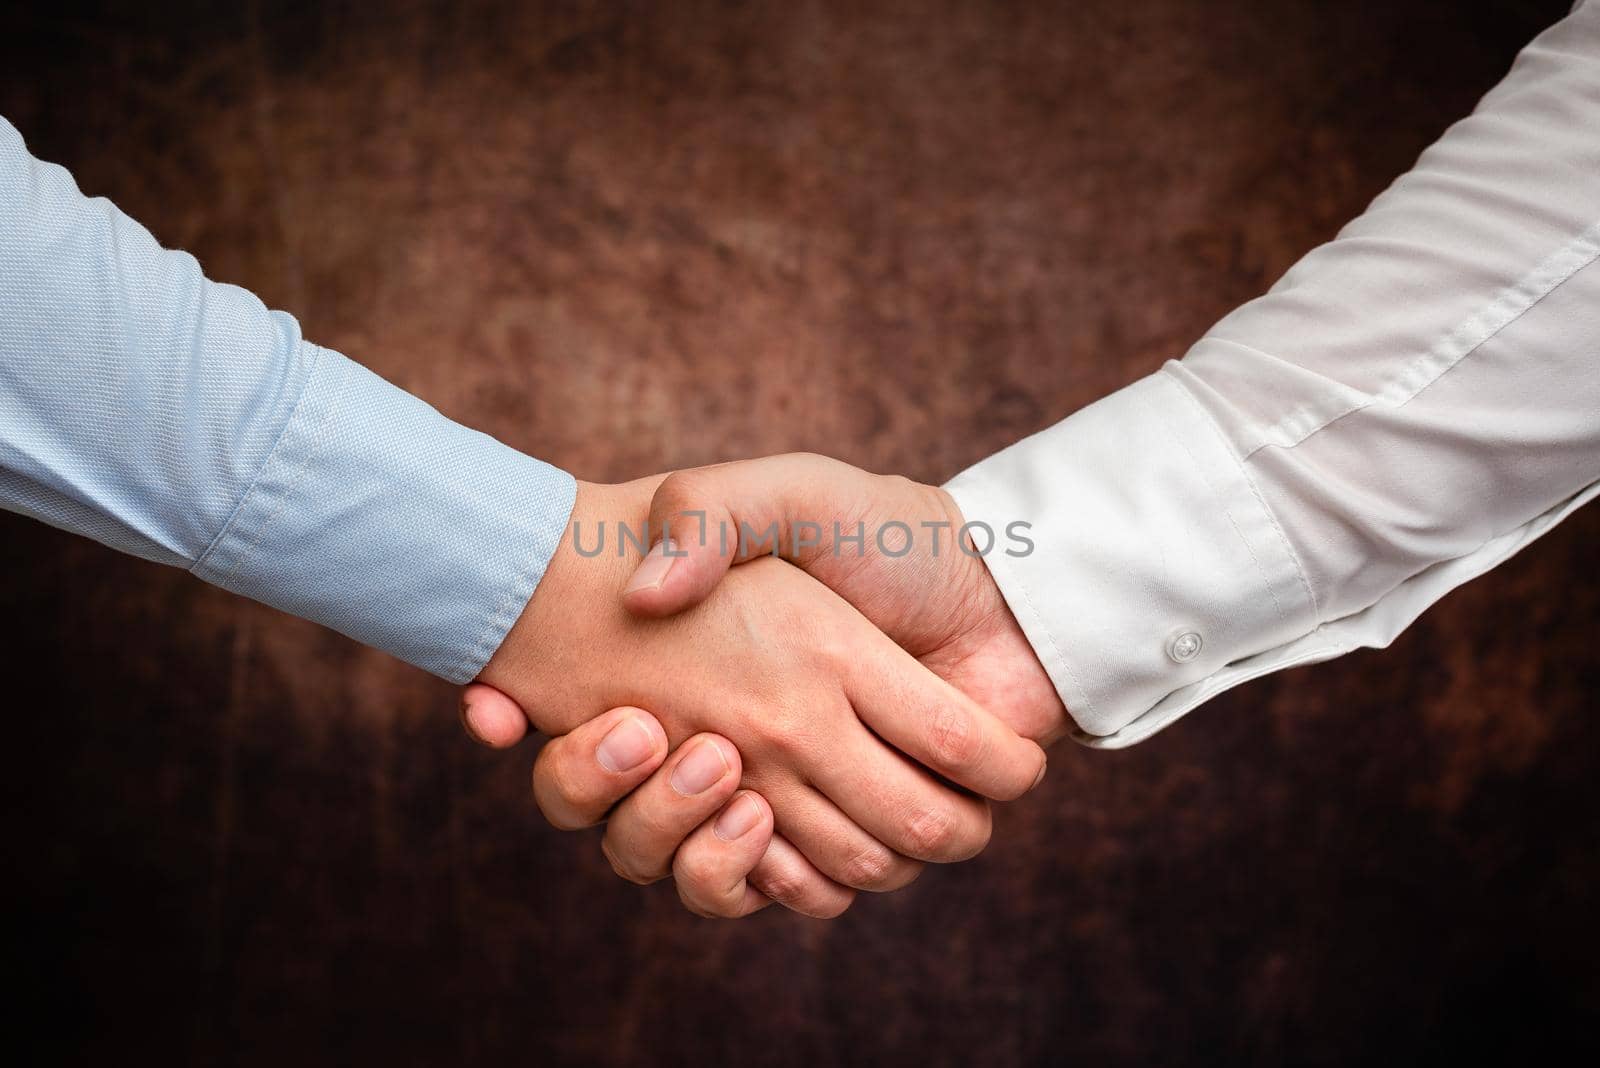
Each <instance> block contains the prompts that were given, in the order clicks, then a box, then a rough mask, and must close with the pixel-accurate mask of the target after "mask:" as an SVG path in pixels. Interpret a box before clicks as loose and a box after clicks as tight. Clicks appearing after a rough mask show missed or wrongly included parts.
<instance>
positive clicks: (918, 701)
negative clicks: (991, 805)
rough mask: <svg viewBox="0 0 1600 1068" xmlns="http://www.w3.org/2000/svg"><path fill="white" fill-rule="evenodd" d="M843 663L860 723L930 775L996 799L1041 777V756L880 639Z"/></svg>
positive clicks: (1030, 786) (1008, 796) (1024, 788)
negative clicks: (921, 766)
mask: <svg viewBox="0 0 1600 1068" xmlns="http://www.w3.org/2000/svg"><path fill="white" fill-rule="evenodd" d="M853 652H854V655H853V656H852V657H851V658H850V659H849V660H848V662H847V664H848V666H847V668H846V682H845V688H846V694H847V695H848V696H849V698H850V702H851V704H853V705H854V706H855V709H856V714H857V715H858V716H860V718H861V721H862V722H863V723H865V724H867V725H868V726H869V727H871V728H872V729H873V730H874V731H876V732H877V733H878V735H879V736H880V737H882V738H883V740H884V741H886V742H888V743H889V744H890V745H892V746H894V747H895V748H896V749H898V750H900V751H901V752H902V753H904V754H905V755H906V756H908V757H910V758H911V759H912V760H915V761H916V762H917V763H919V764H922V765H923V766H924V767H926V768H928V769H929V770H930V771H933V772H934V773H935V774H938V775H942V776H944V777H945V778H946V779H949V780H950V781H951V782H954V783H958V784H959V785H961V786H965V787H966V788H967V789H969V790H972V791H973V792H975V793H978V794H981V795H982V796H984V797H989V798H993V799H994V800H996V801H1010V800H1012V799H1013V798H1017V797H1021V796H1022V795H1023V794H1025V793H1027V792H1028V791H1029V790H1031V789H1033V788H1034V787H1035V786H1036V785H1038V783H1039V780H1040V779H1042V778H1043V777H1044V766H1045V756H1044V750H1043V749H1041V748H1039V746H1038V745H1037V744H1036V743H1034V742H1032V741H1029V740H1028V739H1026V738H1024V737H1022V736H1021V735H1019V734H1018V733H1017V732H1016V731H1014V730H1012V729H1011V728H1010V727H1007V726H1006V725H1005V724H1004V723H1001V722H1000V720H999V719H997V718H996V717H995V716H994V715H992V714H991V713H989V712H988V711H987V710H985V709H984V708H983V707H982V706H980V705H979V704H978V703H977V702H975V701H973V700H971V699H970V698H968V697H967V696H966V695H965V694H963V693H961V691H959V690H957V689H956V688H955V687H953V686H951V685H950V684H949V683H947V682H945V681H944V680H943V679H941V678H939V677H938V676H936V675H934V674H933V672H931V671H929V670H928V669H927V668H926V667H924V666H923V665H921V664H920V663H918V662H917V661H916V659H915V658H914V657H912V656H911V654H909V653H907V652H906V651H905V650H904V649H901V648H900V647H899V646H897V645H895V644H894V643H893V642H891V641H889V640H888V639H887V638H881V639H880V640H877V641H873V642H870V643H867V644H865V645H863V646H860V647H858V648H857V649H855V650H854V651H853Z"/></svg>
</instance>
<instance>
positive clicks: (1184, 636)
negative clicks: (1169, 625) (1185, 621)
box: [1167, 630, 1205, 664]
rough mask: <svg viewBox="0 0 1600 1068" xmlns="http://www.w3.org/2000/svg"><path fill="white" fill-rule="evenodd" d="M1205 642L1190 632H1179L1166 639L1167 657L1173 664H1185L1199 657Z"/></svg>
mask: <svg viewBox="0 0 1600 1068" xmlns="http://www.w3.org/2000/svg"><path fill="white" fill-rule="evenodd" d="M1204 645H1205V642H1204V641H1202V640H1201V638H1200V635H1199V634H1197V633H1196V632H1194V631H1192V630H1180V631H1176V632H1174V633H1173V635H1172V637H1170V638H1168V639H1167V656H1168V657H1170V658H1171V659H1172V661H1173V663H1175V664H1187V663H1188V662H1189V661H1191V660H1193V659H1194V658H1195V657H1197V656H1199V655H1200V650H1201V648H1202V647H1203V646H1204Z"/></svg>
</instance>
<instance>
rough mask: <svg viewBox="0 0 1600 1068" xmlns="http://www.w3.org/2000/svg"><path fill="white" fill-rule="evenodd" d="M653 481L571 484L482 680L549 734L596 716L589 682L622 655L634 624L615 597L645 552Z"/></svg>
mask: <svg viewBox="0 0 1600 1068" xmlns="http://www.w3.org/2000/svg"><path fill="white" fill-rule="evenodd" d="M659 481H660V478H659V477H652V478H646V479H638V480H636V481H633V482H626V483H618V484H607V483H597V482H582V481H580V482H578V484H577V493H576V498H575V500H574V502H573V506H572V514H571V516H570V518H569V519H568V521H567V526H566V529H565V530H564V531H563V532H562V536H561V541H560V543H559V544H558V545H557V546H556V550H555V552H554V553H553V554H552V555H551V557H550V563H549V565H548V566H547V567H546V569H545V573H544V576H543V578H541V579H540V581H539V585H538V587H537V588H536V589H535V590H534V592H533V596H531V597H530V598H529V599H528V602H527V604H526V605H525V606H524V607H523V610H522V614H521V615H520V616H519V617H518V618H517V621H516V622H515V623H514V624H512V626H511V629H510V630H509V631H508V632H507V634H506V638H505V640H504V641H503V642H502V643H501V644H500V648H499V649H497V650H495V653H494V655H493V656H491V657H490V658H489V661H488V663H486V664H485V665H484V668H483V672H482V674H480V675H479V681H481V682H485V683H488V684H489V685H491V686H494V687H496V688H498V689H500V690H503V691H505V692H506V693H507V694H509V695H510V696H511V697H513V698H514V699H515V700H517V701H518V702H519V703H520V704H522V706H523V707H524V708H526V709H527V710H528V714H529V718H530V719H531V720H532V721H533V724H534V726H536V727H537V728H538V729H539V730H541V731H543V732H545V733H546V734H552V735H554V734H564V733H566V732H567V731H570V730H571V729H572V728H574V727H576V726H578V725H579V724H580V723H583V722H585V721H586V720H587V719H589V718H590V715H591V714H592V713H598V712H600V711H603V709H601V708H598V707H596V708H590V707H589V706H590V705H591V704H592V703H593V702H592V701H590V700H587V699H586V698H587V697H588V696H589V694H590V693H591V692H592V690H593V688H594V685H595V682H596V681H597V680H595V679H591V678H590V677H589V676H591V675H594V674H596V672H597V670H598V671H601V672H604V671H609V670H611V668H612V667H614V665H615V663H616V657H617V656H620V655H622V653H623V650H622V649H621V648H620V647H619V638H620V637H621V636H622V635H623V634H624V633H625V632H626V631H627V630H628V629H629V627H630V626H632V622H631V620H630V619H629V618H628V616H627V614H626V612H625V610H624V609H623V608H622V605H621V599H620V595H621V590H622V587H623V585H624V583H626V581H627V579H628V576H629V575H631V574H632V573H633V571H634V569H635V568H636V567H637V566H638V564H639V560H640V559H641V557H642V555H643V552H644V551H645V550H647V549H648V548H649V542H648V539H647V537H646V533H647V532H646V531H645V529H644V527H645V522H646V520H647V517H648V515H649V509H650V496H651V494H652V493H653V492H654V490H655V486H656V484H657V483H658V482H659ZM624 528H626V530H625V529H624ZM641 544H642V546H643V547H642V548H641Z"/></svg>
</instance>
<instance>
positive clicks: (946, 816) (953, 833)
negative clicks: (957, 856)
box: [905, 808, 962, 860]
mask: <svg viewBox="0 0 1600 1068" xmlns="http://www.w3.org/2000/svg"><path fill="white" fill-rule="evenodd" d="M905 834H906V841H908V842H909V843H910V845H911V849H910V850H909V852H910V853H911V855H912V856H914V857H917V858H919V859H922V860H942V859H945V858H947V857H950V856H952V855H953V854H954V853H957V852H959V850H960V846H961V844H962V843H961V841H960V825H959V824H958V823H957V821H956V817H955V814H954V813H952V812H951V811H950V810H949V809H948V808H930V809H925V810H924V811H922V812H919V813H917V814H916V815H914V816H912V817H911V819H909V820H907V821H906V828H905Z"/></svg>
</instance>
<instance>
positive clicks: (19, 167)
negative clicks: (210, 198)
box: [0, 119, 574, 682]
mask: <svg viewBox="0 0 1600 1068" xmlns="http://www.w3.org/2000/svg"><path fill="white" fill-rule="evenodd" d="M573 494H574V484H573V481H572V479H571V477H570V476H568V475H567V474H566V473H565V472H562V471H558V470H556V469H555V468H553V467H550V466H548V465H546V464H542V463H540V462H539V461H537V460H534V459H531V458H529V457H527V456H524V455H522V454H521V453H518V452H516V451H515V450H513V449H510V448H508V447H506V446H505V445H502V444H500V443H499V442H497V441H495V440H493V439H492V438H489V437H486V436H484V435H482V434H479V433H476V432H474V431H471V430H468V429H467V428H465V427H463V426H460V425H458V424H456V423H453V422H451V421H450V420H448V419H446V418H444V417H443V416H442V415H440V414H439V413H438V412H436V411H434V409H432V408H430V407H429V406H428V405H426V404H424V403H423V402H422V401H420V400H418V399H417V398H415V397H413V396H411V395H410V394H408V393H406V392H405V391H403V390H400V389H397V388H396V387H394V386H392V385H390V384H389V383H387V382H385V381H384V380H383V379H381V378H379V377H377V376H376V375H374V374H372V373H371V372H369V371H367V370H366V369H365V368H363V367H361V366H360V365H358V364H355V363H352V362H351V361H350V360H347V359H345V358H344V357H343V356H341V355H339V354H338V353H336V352H331V351H329V350H327V349H324V348H319V347H318V346H316V345H313V344H310V343H309V342H306V341H304V340H302V339H301V337H300V328H299V325H298V324H297V323H296V322H295V320H294V319H293V318H292V317H290V316H289V315H286V314H284V313H283V312H276V311H269V310H268V309H267V308H266V307H265V306H264V305H263V304H262V303H261V301H260V300H258V299H256V297H255V296H254V295H253V294H251V293H248V292H246V291H245V290H243V289H239V288H238V287H236V286H229V285H220V284H218V283H216V282H212V281H209V280H207V279H206V278H205V276H204V275H203V274H202V273H201V271H200V265H199V264H198V263H196V262H195V259H194V257H192V256H190V255H188V254H187V253H183V252H175V251H169V250H166V249H163V248H161V246H160V245H159V244H157V242H156V240H155V239H154V238H153V237H152V236H151V235H150V233H149V232H148V231H146V230H145V229H144V228H143V227H141V226H140V225H139V224H138V223H136V222H134V221H133V220H132V219H129V218H128V217H127V216H126V215H123V214H122V213H121V212H120V211H118V210H117V209H116V207H115V206H114V205H112V204H111V203H110V202H109V201H106V200H104V199H100V198H95V199H89V198H86V197H84V196H83V195H82V194H81V193H80V192H79V191H78V188H77V185H76V184H75V183H74V182H73V180H72V176H71V175H70V174H68V173H67V172H66V171H65V170H63V169H62V168H60V167H57V166H54V165H52V164H48V163H41V162H40V161H38V160H36V159H34V158H33V157H32V156H31V155H29V153H28V151H27V149H26V148H25V147H24V145H23V142H22V138H21V136H20V135H19V134H18V133H17V131H16V130H15V129H14V128H13V127H12V126H11V125H10V124H9V123H7V122H5V120H3V119H0V507H4V508H6V509H8V510H10V511H15V512H21V513H23V514H25V515H30V516H33V517H35V518H38V519H41V520H43V521H44V522H46V523H50V524H53V525H55V526H58V527H62V528H64V529H67V530H71V531H75V532H76V533H79V534H83V535H86V536H88V537H91V538H94V539H96V540H97V541H101V542H104V543H105V544H107V545H110V546H112V547H114V548H117V549H121V550H123V551H125V552H130V553H134V554H136V555H139V556H143V557H145V558H147V559H151V560H157V561H160V562H162V563H168V564H175V565H177V566H180V567H186V568H188V569H189V570H191V571H193V572H194V573H195V574H196V575H198V576H199V577H201V578H203V579H205V580H206V581H208V582H213V583H215V584H217V585H219V586H223V587H225V588H227V589H230V590H234V591H236V592H238V593H242V594H244V595H246V596H249V597H253V598H255V599H256V600H259V601H264V602H266V603H268V604H271V605H274V606H276V607H278V608H282V609H285V610H286V611H289V612H293V613H294V614H296V615H300V616H304V617H306V618H307V619H312V620H316V621H317V622H319V623H323V624H326V625H327V626H329V627H332V628H333V629H335V630H338V631H340V632H342V633H344V634H348V635H350V636H351V637H354V638H356V639H357V640H359V641H362V642H366V643H367V644H369V645H373V646H376V647H378V648H380V649H385V650H387V651H389V652H391V653H393V654H395V655H396V656H398V657H400V658H401V659H404V660H407V661H409V662H411V663H413V664H417V665H419V666H421V667H423V668H425V669H427V670H429V671H432V672H434V673H435V674H438V675H442V676H444V677H445V678H447V679H450V680H451V681H454V682H465V681H468V680H469V679H471V678H473V677H474V676H476V675H477V673H478V670H479V669H480V668H481V667H482V666H483V664H484V662H485V661H486V660H487V659H488V658H489V656H490V654H492V653H493V652H494V651H495V649H496V648H498V646H499V644H500V640H501V639H502V638H503V637H504V636H505V633H506V631H507V630H508V629H509V628H510V626H511V624H512V623H513V622H515V621H516V619H517V617H518V615H519V614H520V613H521V611H522V607H523V605H524V603H525V602H526V601H527V600H528V597H529V596H530V595H531V594H532V592H533V589H534V586H535V585H536V584H537V583H538V581H539V578H540V576H541V575H542V573H543V571H544V568H545V565H546V564H547V563H548V561H549V559H550V555H551V553H552V552H553V551H554V549H555V546H556V544H557V543H558V541H559V539H560V535H561V532H562V530H563V529H564V527H565V525H566V521H567V514H568V512H569V511H570V510H571V507H572V500H573Z"/></svg>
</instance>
